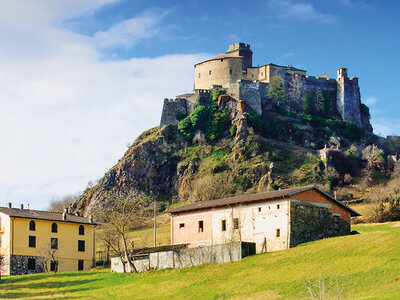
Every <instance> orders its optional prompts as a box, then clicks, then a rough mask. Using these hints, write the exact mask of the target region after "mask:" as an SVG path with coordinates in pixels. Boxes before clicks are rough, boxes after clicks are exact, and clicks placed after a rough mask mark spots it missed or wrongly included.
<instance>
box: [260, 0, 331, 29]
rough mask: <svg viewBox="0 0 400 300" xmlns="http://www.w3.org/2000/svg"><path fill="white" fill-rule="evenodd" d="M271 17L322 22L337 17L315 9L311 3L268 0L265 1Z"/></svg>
mask: <svg viewBox="0 0 400 300" xmlns="http://www.w3.org/2000/svg"><path fill="white" fill-rule="evenodd" d="M267 4H268V7H269V9H270V10H271V11H272V13H273V17H275V18H276V19H279V20H285V21H287V20H292V21H303V22H306V21H313V22H318V23H322V24H333V23H336V22H337V18H336V17H335V16H333V15H330V14H325V13H322V12H320V11H319V10H317V9H316V8H315V7H314V5H313V4H312V3H293V2H292V1H289V0H269V1H268V2H267Z"/></svg>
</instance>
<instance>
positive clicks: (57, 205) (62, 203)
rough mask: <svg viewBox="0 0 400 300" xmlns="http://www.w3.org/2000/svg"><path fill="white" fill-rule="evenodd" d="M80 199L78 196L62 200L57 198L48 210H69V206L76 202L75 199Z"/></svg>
mask: <svg viewBox="0 0 400 300" xmlns="http://www.w3.org/2000/svg"><path fill="white" fill-rule="evenodd" d="M77 197H78V195H65V196H64V197H62V198H61V199H59V198H55V199H53V200H51V201H50V205H49V208H48V210H49V211H59V212H61V211H63V210H64V209H65V208H68V206H69V205H70V204H71V203H72V202H74V201H75V199H76V198H77Z"/></svg>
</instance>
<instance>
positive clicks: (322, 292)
mask: <svg viewBox="0 0 400 300" xmlns="http://www.w3.org/2000/svg"><path fill="white" fill-rule="evenodd" d="M305 286H306V290H307V295H306V296H305V297H304V298H305V299H318V300H330V299H337V300H339V299H341V297H342V294H343V290H344V284H343V281H342V280H340V279H337V278H334V277H333V276H323V275H322V274H320V275H319V276H318V277H317V279H316V280H307V281H306V282H305Z"/></svg>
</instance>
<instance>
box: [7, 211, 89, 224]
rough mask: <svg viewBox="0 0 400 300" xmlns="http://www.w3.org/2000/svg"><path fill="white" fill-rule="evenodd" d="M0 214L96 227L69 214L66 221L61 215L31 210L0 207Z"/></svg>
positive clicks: (82, 218) (85, 219) (87, 220)
mask: <svg viewBox="0 0 400 300" xmlns="http://www.w3.org/2000/svg"><path fill="white" fill-rule="evenodd" d="M0 212H2V213H4V214H6V215H9V216H10V217H15V218H23V219H37V220H49V221H57V222H67V223H79V224H90V225H97V224H96V223H94V222H89V219H87V218H84V217H81V216H75V215H71V214H67V215H66V220H63V218H62V215H63V214H62V213H59V212H50V211H42V210H33V209H19V208H8V207H0Z"/></svg>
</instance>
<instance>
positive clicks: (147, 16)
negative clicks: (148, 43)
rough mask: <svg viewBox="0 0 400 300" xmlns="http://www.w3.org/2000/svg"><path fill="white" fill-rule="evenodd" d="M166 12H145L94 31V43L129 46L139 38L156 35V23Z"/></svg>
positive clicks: (106, 46) (158, 28) (100, 45)
mask: <svg viewBox="0 0 400 300" xmlns="http://www.w3.org/2000/svg"><path fill="white" fill-rule="evenodd" d="M167 14H168V12H161V13H155V12H146V13H144V14H142V15H141V16H139V17H136V18H130V19H127V20H124V21H121V22H119V23H117V24H115V25H114V26H112V27H111V28H109V29H108V30H106V31H98V32H96V33H95V34H94V37H93V39H94V43H95V45H97V46H99V47H101V48H111V47H118V46H123V47H125V48H131V47H133V46H135V45H136V44H137V43H138V42H139V41H140V40H141V39H146V38H150V37H153V36H155V35H157V34H158V33H159V32H160V27H159V26H158V25H159V24H160V22H161V20H162V19H163V18H164V17H165V16H166V15H167Z"/></svg>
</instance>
